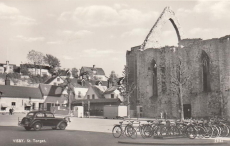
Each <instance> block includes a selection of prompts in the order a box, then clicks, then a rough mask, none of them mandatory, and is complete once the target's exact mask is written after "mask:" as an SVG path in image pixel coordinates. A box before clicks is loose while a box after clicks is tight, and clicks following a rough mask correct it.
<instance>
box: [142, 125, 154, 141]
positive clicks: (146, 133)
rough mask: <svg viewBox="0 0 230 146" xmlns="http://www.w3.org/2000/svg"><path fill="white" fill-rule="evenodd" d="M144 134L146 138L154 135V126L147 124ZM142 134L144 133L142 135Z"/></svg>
mask: <svg viewBox="0 0 230 146" xmlns="http://www.w3.org/2000/svg"><path fill="white" fill-rule="evenodd" d="M142 134H143V136H144V137H145V138H149V137H151V136H152V127H151V125H145V126H144V127H143V129H142ZM141 136H142V135H141Z"/></svg>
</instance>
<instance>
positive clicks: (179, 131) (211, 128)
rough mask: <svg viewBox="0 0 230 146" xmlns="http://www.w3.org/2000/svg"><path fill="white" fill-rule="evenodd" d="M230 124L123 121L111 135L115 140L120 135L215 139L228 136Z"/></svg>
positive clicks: (203, 121) (115, 126) (201, 121)
mask: <svg viewBox="0 0 230 146" xmlns="http://www.w3.org/2000/svg"><path fill="white" fill-rule="evenodd" d="M229 131H230V124H229V123H228V122H227V121H223V120H220V119H218V120H217V119H210V120H185V121H183V122H181V121H175V120H174V121H172V120H147V121H139V120H136V121H134V120H123V121H120V122H119V124H116V125H114V127H113V129H112V134H113V136H114V137H115V138H119V137H120V136H121V135H123V136H127V137H130V138H133V139H135V138H136V137H137V135H138V134H140V135H141V137H142V138H150V137H156V136H183V137H188V138H191V139H194V138H196V137H197V138H216V137H227V136H229V135H230V134H229Z"/></svg>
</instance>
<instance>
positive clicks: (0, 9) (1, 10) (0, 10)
mask: <svg viewBox="0 0 230 146" xmlns="http://www.w3.org/2000/svg"><path fill="white" fill-rule="evenodd" d="M12 14H19V10H18V9H17V8H14V7H9V6H7V5H5V4H4V3H0V15H12Z"/></svg>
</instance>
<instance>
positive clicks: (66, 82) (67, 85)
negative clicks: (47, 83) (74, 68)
mask: <svg viewBox="0 0 230 146" xmlns="http://www.w3.org/2000/svg"><path fill="white" fill-rule="evenodd" d="M66 72H67V73H66V74H67V78H65V79H64V83H63V84H62V85H61V86H62V88H63V89H64V90H65V89H66V90H67V93H68V95H67V100H68V107H69V114H71V95H73V96H75V91H74V85H73V84H72V83H71V79H70V73H69V70H67V71H66ZM58 76H59V75H58ZM59 77H60V76H59Z"/></svg>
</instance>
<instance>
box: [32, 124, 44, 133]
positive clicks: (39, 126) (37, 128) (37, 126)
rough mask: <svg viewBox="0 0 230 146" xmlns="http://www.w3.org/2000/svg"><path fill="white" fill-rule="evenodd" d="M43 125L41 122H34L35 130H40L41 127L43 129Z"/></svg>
mask: <svg viewBox="0 0 230 146" xmlns="http://www.w3.org/2000/svg"><path fill="white" fill-rule="evenodd" d="M41 127H42V125H41V124H40V123H38V122H37V123H35V124H34V126H33V128H34V130H35V131H38V130H40V129H41Z"/></svg>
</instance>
